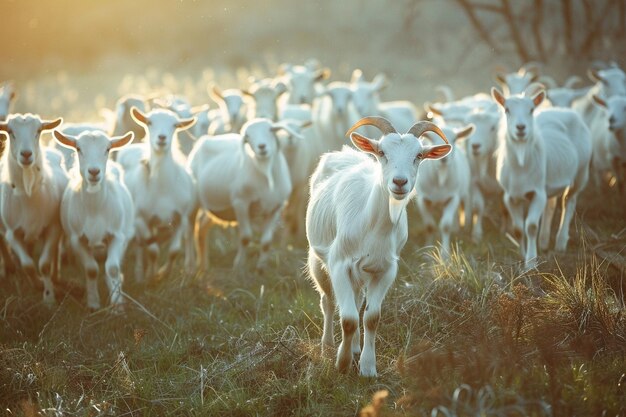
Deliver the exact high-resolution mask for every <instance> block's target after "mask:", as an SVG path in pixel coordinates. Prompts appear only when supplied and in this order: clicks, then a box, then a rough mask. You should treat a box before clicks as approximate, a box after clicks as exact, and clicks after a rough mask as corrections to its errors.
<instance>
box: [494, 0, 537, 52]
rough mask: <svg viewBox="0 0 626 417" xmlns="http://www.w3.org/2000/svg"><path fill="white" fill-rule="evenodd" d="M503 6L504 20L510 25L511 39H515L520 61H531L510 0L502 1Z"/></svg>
mask: <svg viewBox="0 0 626 417" xmlns="http://www.w3.org/2000/svg"><path fill="white" fill-rule="evenodd" d="M500 2H501V4H502V12H503V15H504V19H505V20H506V22H507V23H508V25H509V30H510V32H511V38H512V39H513V43H514V44H515V49H516V50H517V55H519V57H520V59H521V60H522V61H523V62H527V61H530V54H529V53H528V50H527V49H526V45H525V44H524V40H523V39H522V37H521V35H520V32H519V28H518V26H517V23H518V20H517V19H516V18H515V16H513V11H512V10H511V3H509V0H500Z"/></svg>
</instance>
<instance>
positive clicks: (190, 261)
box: [118, 109, 197, 280]
mask: <svg viewBox="0 0 626 417" xmlns="http://www.w3.org/2000/svg"><path fill="white" fill-rule="evenodd" d="M133 117H135V118H136V119H137V121H138V123H140V124H142V125H143V126H144V127H145V129H146V131H147V136H148V139H149V142H148V143H142V144H138V145H133V146H129V147H127V148H125V149H123V150H122V151H121V152H120V154H119V156H118V161H119V162H120V164H122V166H123V167H124V181H125V182H126V185H127V186H128V189H129V191H130V192H131V195H132V197H133V201H134V204H135V213H136V214H135V240H136V242H137V253H136V256H137V262H136V272H135V274H136V278H137V279H138V280H142V279H145V278H156V279H160V278H162V277H166V276H168V274H169V272H170V271H171V270H172V267H173V263H174V261H175V259H176V258H177V257H178V255H179V254H180V253H181V252H182V251H183V250H184V254H185V269H186V270H187V271H188V272H192V271H193V269H194V263H195V260H194V256H193V255H194V251H193V219H195V210H196V208H197V197H196V193H195V185H194V180H193V177H192V175H191V172H189V170H188V169H187V167H186V161H185V157H184V155H183V154H182V153H181V152H180V151H179V150H178V141H177V137H176V134H177V132H178V131H179V130H183V129H186V128H189V127H191V125H192V124H193V122H194V120H195V119H193V118H191V119H181V118H179V117H178V116H177V115H176V114H174V113H173V112H171V111H169V110H165V109H157V110H152V111H150V112H149V113H147V114H143V113H141V112H139V111H137V109H134V110H133ZM160 249H164V250H165V252H166V253H167V260H166V262H165V264H164V265H163V266H162V267H161V268H160V269H159V270H158V272H157V270H156V267H157V260H158V259H157V258H158V254H159V251H160ZM144 251H146V252H145V253H144ZM144 255H145V256H147V267H146V268H145V269H144V265H143V260H144Z"/></svg>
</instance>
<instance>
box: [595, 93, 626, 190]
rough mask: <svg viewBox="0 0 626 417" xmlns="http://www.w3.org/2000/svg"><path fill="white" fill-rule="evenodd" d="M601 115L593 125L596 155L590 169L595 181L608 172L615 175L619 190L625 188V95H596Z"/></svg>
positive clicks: (600, 180)
mask: <svg viewBox="0 0 626 417" xmlns="http://www.w3.org/2000/svg"><path fill="white" fill-rule="evenodd" d="M596 105H597V106H599V107H600V108H601V115H602V116H603V117H598V118H597V119H595V120H594V122H593V124H592V126H591V132H592V137H593V144H594V146H593V155H592V158H591V169H592V174H593V176H594V179H595V185H596V186H600V185H601V182H602V180H603V179H604V178H605V177H606V175H607V174H608V175H610V176H613V177H615V179H616V180H617V185H618V189H619V191H620V193H621V194H622V195H624V192H625V191H626V184H625V183H626V96H613V97H610V98H608V99H606V100H602V99H599V98H597V99H596Z"/></svg>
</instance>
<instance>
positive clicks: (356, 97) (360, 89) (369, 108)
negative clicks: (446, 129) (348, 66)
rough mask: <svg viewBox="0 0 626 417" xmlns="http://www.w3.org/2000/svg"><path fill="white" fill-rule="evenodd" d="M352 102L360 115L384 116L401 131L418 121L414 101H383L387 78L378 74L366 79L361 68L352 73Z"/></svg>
mask: <svg viewBox="0 0 626 417" xmlns="http://www.w3.org/2000/svg"><path fill="white" fill-rule="evenodd" d="M351 86H352V102H353V103H354V106H355V108H356V111H357V113H358V114H359V117H367V116H382V117H385V118H387V119H389V121H390V122H391V123H392V124H393V125H394V126H396V128H397V129H398V130H399V131H401V132H404V131H407V130H409V128H410V127H411V126H413V124H414V123H415V122H416V121H417V110H416V108H415V106H414V105H413V103H411V102H409V101H406V100H403V101H388V102H382V101H381V99H380V91H381V90H382V89H383V88H385V87H386V86H387V79H386V77H385V76H384V75H383V74H378V75H377V76H375V77H374V79H373V80H372V81H366V80H365V78H364V76H363V73H362V72H361V70H358V69H357V70H354V71H353V73H352V82H351Z"/></svg>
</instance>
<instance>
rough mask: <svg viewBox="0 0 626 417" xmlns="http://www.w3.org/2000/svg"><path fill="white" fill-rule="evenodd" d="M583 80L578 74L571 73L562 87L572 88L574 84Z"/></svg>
mask: <svg viewBox="0 0 626 417" xmlns="http://www.w3.org/2000/svg"><path fill="white" fill-rule="evenodd" d="M582 81H583V80H582V79H581V78H580V77H579V76H578V75H572V76H571V77H569V78H568V79H567V80H566V81H565V84H564V85H563V87H567V88H573V87H574V86H575V85H576V84H578V83H580V82H582Z"/></svg>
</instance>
